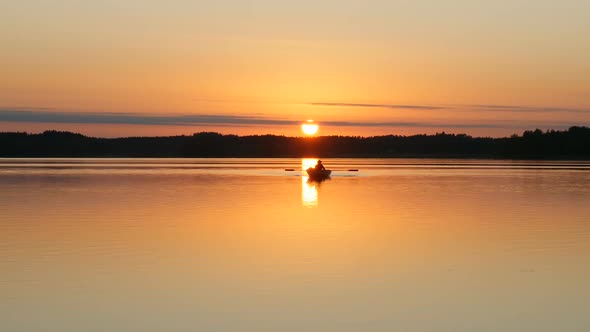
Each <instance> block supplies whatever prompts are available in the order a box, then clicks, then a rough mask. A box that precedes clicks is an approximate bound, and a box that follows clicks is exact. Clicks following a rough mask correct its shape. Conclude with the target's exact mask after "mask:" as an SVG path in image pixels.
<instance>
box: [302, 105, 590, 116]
mask: <svg viewBox="0 0 590 332" xmlns="http://www.w3.org/2000/svg"><path fill="white" fill-rule="evenodd" d="M308 105H311V106H326V107H360V108H391V109H405V110H419V111H433V110H456V111H465V112H469V111H481V112H510V113H588V114H590V109H580V108H565V107H534V106H518V105H495V104H475V105H404V104H371V103H343V102H313V103H308Z"/></svg>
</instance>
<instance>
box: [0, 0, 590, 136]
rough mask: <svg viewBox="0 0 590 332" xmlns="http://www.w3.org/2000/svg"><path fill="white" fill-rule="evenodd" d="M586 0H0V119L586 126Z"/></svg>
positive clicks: (238, 129)
mask: <svg viewBox="0 0 590 332" xmlns="http://www.w3.org/2000/svg"><path fill="white" fill-rule="evenodd" d="M589 36H590V1H587V0H577V1H575V0H563V1H559V2H558V1H546V0H537V1H529V0H526V1H525V0H510V1H505V0H498V1H473V0H470V1H467V0H465V1H463V0H455V1H451V0H449V1H439V0H436V1H435V0H430V1H397V0H374V1H370V0H364V1H354V0H339V1H332V0H324V1H317V0H316V1H310V0H299V1H279V0H272V1H271V0H251V1H227V0H217V1H194V0H193V1H179V0H176V1H175V0H170V1H151V0H143V1H135V0H133V1H132V0H128V1H115V0H103V1H65V0H62V1H60V0H53V1H45V0H36V1H30V0H19V1H15V0H4V1H0V131H28V132H40V131H43V130H47V129H57V130H69V131H75V132H80V133H83V134H86V135H91V136H103V137H120V136H136V135H146V136H163V135H179V134H192V133H194V132H200V131H217V132H221V133H227V134H230V133H231V134H240V135H243V134H279V135H288V136H299V135H302V133H301V131H300V128H299V124H300V123H302V122H304V121H306V120H308V119H313V120H315V121H316V122H317V123H319V124H320V131H319V133H318V134H319V135H355V136H356V135H359V136H372V135H383V134H400V135H410V134H421V133H436V132H442V131H445V132H451V133H467V134H469V135H474V136H508V135H511V134H514V133H522V131H524V130H527V129H535V128H541V129H545V130H546V129H566V128H568V127H570V126H572V125H586V126H588V125H590V60H589V59H590V38H589Z"/></svg>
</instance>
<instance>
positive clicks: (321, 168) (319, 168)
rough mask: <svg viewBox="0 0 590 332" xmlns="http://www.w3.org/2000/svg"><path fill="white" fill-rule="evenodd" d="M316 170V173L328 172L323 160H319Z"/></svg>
mask: <svg viewBox="0 0 590 332" xmlns="http://www.w3.org/2000/svg"><path fill="white" fill-rule="evenodd" d="M315 170H316V171H324V170H326V168H325V167H324V165H323V164H322V161H321V160H318V163H317V164H316V165H315Z"/></svg>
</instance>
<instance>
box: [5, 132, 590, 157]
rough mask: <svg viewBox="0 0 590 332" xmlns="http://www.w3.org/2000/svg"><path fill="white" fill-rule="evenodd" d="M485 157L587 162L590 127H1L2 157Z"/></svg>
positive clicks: (589, 149) (589, 148)
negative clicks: (174, 131) (187, 130)
mask: <svg viewBox="0 0 590 332" xmlns="http://www.w3.org/2000/svg"><path fill="white" fill-rule="evenodd" d="M307 156H321V157H322V158H338V157H341V158H344V157H346V158H355V157H359V158H371V157H378V158H396V157H397V158H457V159H463V158H486V159H498V158H505V159H555V160H564V159H571V160H590V128H588V127H571V128H569V129H568V130H565V131H554V130H551V131H545V132H543V131H541V130H539V129H536V130H532V131H525V132H524V133H523V134H522V135H513V136H511V137H503V138H490V137H472V136H469V135H465V134H446V133H439V134H435V135H413V136H398V135H386V136H373V137H358V136H319V137H286V136H276V135H255V136H236V135H222V134H218V133H211V132H201V133H196V134H194V135H190V136H167V137H124V138H97V137H88V136H84V135H81V134H77V133H71V132H61V131H53V130H50V131H45V132H43V133H40V134H28V133H20V132H8V133H0V157H3V158H16V157H29V158H35V157H72V158H73V157H87V158H101V157H103V158H108V157H111V158H118V157H120V158H133V157H136V158H142V157H145V158H175V157H176V158H182V157H187V158H190V157H193V158H197V157H222V158H223V157H228V158H231V157H244V158H246V157H266V158H271V157H281V158H287V157H296V158H298V157H307Z"/></svg>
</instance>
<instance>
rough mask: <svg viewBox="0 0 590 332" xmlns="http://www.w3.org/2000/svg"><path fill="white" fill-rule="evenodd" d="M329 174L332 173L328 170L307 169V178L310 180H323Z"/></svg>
mask: <svg viewBox="0 0 590 332" xmlns="http://www.w3.org/2000/svg"><path fill="white" fill-rule="evenodd" d="M330 174H332V171H331V170H329V169H323V170H322V169H315V168H313V167H310V168H308V169H307V175H309V178H310V179H312V180H325V179H327V178H329V177H330Z"/></svg>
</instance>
